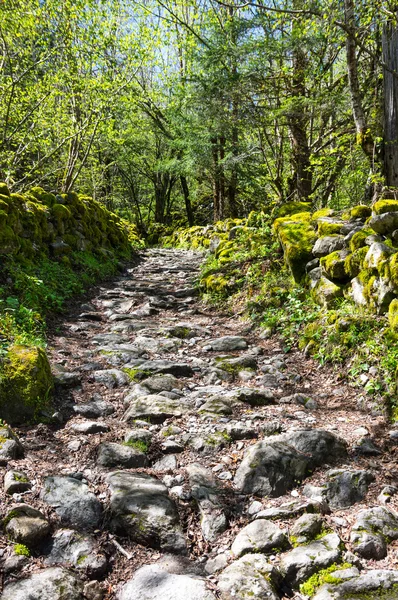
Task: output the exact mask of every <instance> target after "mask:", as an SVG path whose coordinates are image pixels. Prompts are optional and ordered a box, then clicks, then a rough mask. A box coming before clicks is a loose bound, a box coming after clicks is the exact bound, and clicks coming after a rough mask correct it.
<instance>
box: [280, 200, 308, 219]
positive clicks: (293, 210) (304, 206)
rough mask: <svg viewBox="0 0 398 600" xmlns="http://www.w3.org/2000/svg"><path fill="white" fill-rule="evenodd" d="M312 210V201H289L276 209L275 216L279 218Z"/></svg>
mask: <svg viewBox="0 0 398 600" xmlns="http://www.w3.org/2000/svg"><path fill="white" fill-rule="evenodd" d="M310 210H311V203H310V202H287V203H286V204H282V206H280V207H279V208H277V209H275V211H274V214H273V216H274V217H275V218H276V219H277V218H279V217H287V216H290V215H296V214H297V213H303V212H309V211H310Z"/></svg>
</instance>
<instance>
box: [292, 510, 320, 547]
mask: <svg viewBox="0 0 398 600" xmlns="http://www.w3.org/2000/svg"><path fill="white" fill-rule="evenodd" d="M322 528H323V520H322V518H321V517H320V516H319V515H317V514H310V513H307V514H304V515H302V516H301V517H300V518H299V519H297V521H296V522H295V523H294V524H293V527H292V528H291V530H290V540H291V542H292V543H293V544H294V545H297V544H305V543H306V542H308V541H309V540H313V539H314V537H315V536H317V535H318V534H319V533H321V531H322Z"/></svg>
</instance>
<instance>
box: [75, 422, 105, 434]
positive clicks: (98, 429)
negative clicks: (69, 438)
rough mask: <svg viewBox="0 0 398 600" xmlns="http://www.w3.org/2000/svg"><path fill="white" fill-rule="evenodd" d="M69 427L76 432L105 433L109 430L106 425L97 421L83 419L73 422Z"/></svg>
mask: <svg viewBox="0 0 398 600" xmlns="http://www.w3.org/2000/svg"><path fill="white" fill-rule="evenodd" d="M71 429H72V430H73V431H75V432H76V433H85V434H90V433H106V432H107V431H109V427H108V425H106V424H105V423H98V422H97V421H84V422H83V423H74V424H73V425H72V426H71Z"/></svg>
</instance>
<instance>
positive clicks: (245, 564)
mask: <svg viewBox="0 0 398 600" xmlns="http://www.w3.org/2000/svg"><path fill="white" fill-rule="evenodd" d="M278 583H279V575H278V572H277V571H276V569H275V567H273V566H272V564H270V563H269V562H267V559H266V558H265V556H262V555H261V554H246V555H245V556H242V558H240V559H239V560H237V561H235V562H233V563H232V564H231V565H229V566H228V567H227V568H226V569H224V571H222V572H221V574H220V577H219V580H218V589H219V590H220V591H221V598H222V600H231V599H232V598H233V599H234V600H248V599H249V598H253V599H254V598H259V599H260V598H261V599H262V598H264V600H265V599H266V600H279V595H278V594H277V593H276V586H277V585H278Z"/></svg>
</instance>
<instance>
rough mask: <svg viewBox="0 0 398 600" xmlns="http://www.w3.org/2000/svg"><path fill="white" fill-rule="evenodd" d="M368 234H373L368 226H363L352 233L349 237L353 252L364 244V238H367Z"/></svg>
mask: <svg viewBox="0 0 398 600" xmlns="http://www.w3.org/2000/svg"><path fill="white" fill-rule="evenodd" d="M370 235H373V231H372V229H369V228H365V229H362V230H361V231H357V232H356V233H354V235H353V236H352V238H351V239H350V250H351V252H355V250H359V248H363V247H364V246H366V245H367V243H366V238H368V237H369V236H370Z"/></svg>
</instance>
